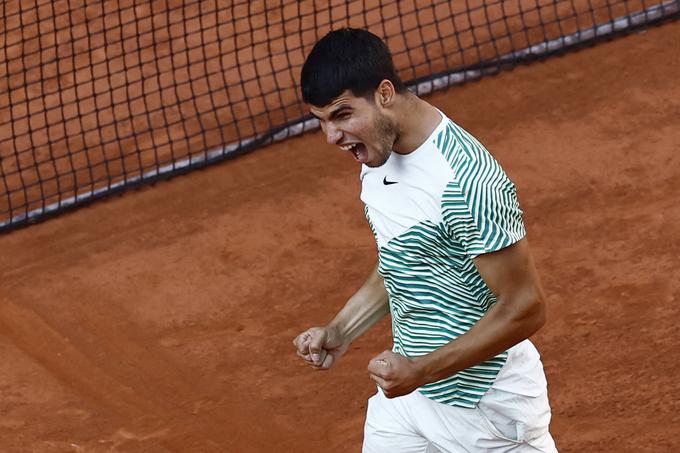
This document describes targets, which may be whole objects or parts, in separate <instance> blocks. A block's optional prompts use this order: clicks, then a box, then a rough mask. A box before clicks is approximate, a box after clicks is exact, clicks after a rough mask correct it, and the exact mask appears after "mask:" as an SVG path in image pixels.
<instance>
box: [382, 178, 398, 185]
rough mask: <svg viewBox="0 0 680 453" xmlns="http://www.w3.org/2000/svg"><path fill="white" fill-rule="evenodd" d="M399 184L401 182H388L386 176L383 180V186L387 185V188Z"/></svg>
mask: <svg viewBox="0 0 680 453" xmlns="http://www.w3.org/2000/svg"><path fill="white" fill-rule="evenodd" d="M398 182H399V181H388V180H387V176H385V177H384V178H383V184H385V185H386V186H389V185H390V184H396V183H398Z"/></svg>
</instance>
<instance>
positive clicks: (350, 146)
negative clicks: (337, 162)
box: [340, 143, 357, 151]
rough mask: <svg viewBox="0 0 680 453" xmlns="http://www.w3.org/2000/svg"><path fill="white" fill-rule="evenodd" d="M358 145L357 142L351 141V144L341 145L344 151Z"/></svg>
mask: <svg viewBox="0 0 680 453" xmlns="http://www.w3.org/2000/svg"><path fill="white" fill-rule="evenodd" d="M356 146H357V144H356V143H350V144H349V145H340V149H341V150H343V151H351V150H352V149H354V148H356Z"/></svg>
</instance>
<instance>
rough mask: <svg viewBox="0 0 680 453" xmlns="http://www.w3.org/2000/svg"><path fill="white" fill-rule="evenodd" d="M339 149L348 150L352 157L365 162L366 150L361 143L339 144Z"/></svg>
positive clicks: (366, 158) (366, 157)
mask: <svg viewBox="0 0 680 453" xmlns="http://www.w3.org/2000/svg"><path fill="white" fill-rule="evenodd" d="M340 149H342V150H343V151H349V152H351V153H352V154H353V155H354V159H355V160H356V161H357V162H361V163H362V164H365V163H366V162H367V160H368V150H367V149H366V145H364V144H363V143H349V144H347V145H340Z"/></svg>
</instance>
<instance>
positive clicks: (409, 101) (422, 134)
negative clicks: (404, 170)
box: [392, 93, 442, 154]
mask: <svg viewBox="0 0 680 453" xmlns="http://www.w3.org/2000/svg"><path fill="white" fill-rule="evenodd" d="M395 107H396V108H395V112H397V114H396V121H397V126H398V131H399V135H398V137H397V141H395V142H394V146H393V147H392V149H393V150H394V152H395V153H397V154H409V153H411V152H413V151H415V150H416V149H417V148H418V147H419V146H420V145H422V144H423V143H424V142H425V140H427V137H429V136H430V134H431V133H432V131H433V130H435V128H436V127H437V125H439V123H440V122H441V120H442V116H441V114H440V113H439V111H437V109H436V108H434V107H433V106H432V105H430V104H429V103H427V102H426V101H423V100H422V99H420V98H419V97H417V96H416V95H414V94H412V93H407V94H405V95H403V96H400V98H399V100H398V105H396V106H395Z"/></svg>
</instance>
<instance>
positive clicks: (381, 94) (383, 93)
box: [375, 79, 397, 108]
mask: <svg viewBox="0 0 680 453" xmlns="http://www.w3.org/2000/svg"><path fill="white" fill-rule="evenodd" d="M396 96H397V90H395V89H394V85H393V84H392V82H390V81H389V80H387V79H385V80H383V81H382V82H380V85H378V88H376V90H375V103H376V105H378V106H380V107H383V108H388V107H391V106H392V104H394V101H395V99H396Z"/></svg>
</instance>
